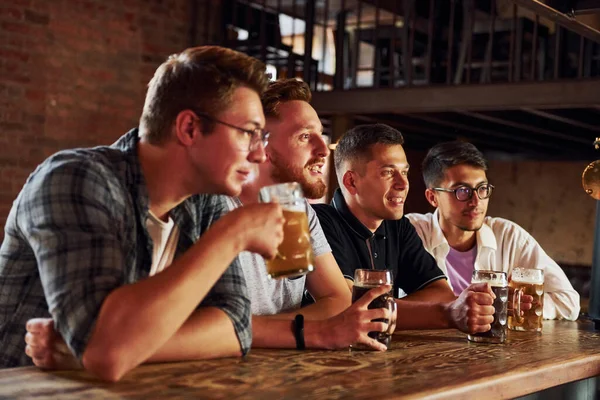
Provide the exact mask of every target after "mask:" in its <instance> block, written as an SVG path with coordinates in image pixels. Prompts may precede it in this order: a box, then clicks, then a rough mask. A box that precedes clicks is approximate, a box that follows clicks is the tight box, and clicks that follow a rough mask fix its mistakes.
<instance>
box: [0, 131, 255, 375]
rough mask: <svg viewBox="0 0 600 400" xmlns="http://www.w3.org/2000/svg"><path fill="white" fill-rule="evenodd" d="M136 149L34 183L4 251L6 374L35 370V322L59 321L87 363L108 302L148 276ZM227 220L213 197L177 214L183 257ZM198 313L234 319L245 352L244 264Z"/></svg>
mask: <svg viewBox="0 0 600 400" xmlns="http://www.w3.org/2000/svg"><path fill="white" fill-rule="evenodd" d="M137 142H138V131H137V129H134V130H132V131H130V132H128V133H127V134H126V135H124V136H123V137H121V138H120V139H119V140H118V141H117V142H116V143H114V144H113V145H112V146H110V147H108V146H105V147H96V148H92V149H76V150H67V151H62V152H59V153H57V154H55V155H54V156H52V157H50V158H49V159H47V160H46V161H45V162H43V163H42V164H41V165H40V166H38V168H37V169H36V170H35V171H34V172H33V173H32V174H31V176H30V177H29V178H28V179H27V182H26V183H25V185H24V187H23V189H22V190H21V193H20V194H19V196H18V197H17V199H16V200H15V202H14V203H13V206H12V209H11V211H10V214H9V217H8V220H7V223H6V227H5V238H4V242H3V243H2V247H1V248H0V348H1V349H2V350H0V368H6V367H17V366H24V365H31V364H32V362H31V359H29V357H27V355H26V354H25V341H24V335H25V333H26V331H25V323H26V322H27V320H28V319H30V318H34V317H52V318H53V319H54V322H55V328H56V329H57V330H58V332H60V334H61V335H62V336H63V338H64V339H65V342H66V343H67V345H68V346H69V347H70V349H71V351H73V353H74V354H75V355H76V356H77V357H78V358H79V359H81V357H82V355H83V352H84V351H85V348H86V345H87V341H88V339H89V337H90V335H91V333H92V331H93V328H94V324H95V321H96V318H97V317H98V312H99V311H100V307H101V305H102V302H103V301H104V299H105V298H106V296H108V294H109V293H110V292H112V291H113V290H115V289H116V288H118V287H120V286H123V285H126V284H130V283H134V282H137V281H139V280H141V279H144V278H146V277H148V274H149V272H150V267H151V264H152V260H151V257H152V240H151V238H150V235H149V234H148V231H147V230H146V219H147V217H148V193H147V189H146V185H145V181H144V177H143V175H142V171H141V167H140V164H139V160H138V157H137ZM226 212H227V204H226V203H225V200H224V197H222V196H209V195H196V196H192V197H191V198H189V199H187V200H186V201H184V202H183V203H182V204H180V205H179V206H177V207H176V208H175V209H173V210H172V211H171V217H172V218H173V220H174V221H175V223H176V224H177V226H178V227H179V229H180V237H179V242H178V244H177V250H176V254H175V258H177V257H178V256H179V255H181V254H182V253H183V252H185V251H186V250H187V249H188V248H190V247H191V246H192V245H193V244H194V243H195V242H196V241H197V240H198V238H199V237H200V235H201V234H202V232H204V231H205V230H206V229H207V228H208V226H209V225H210V224H211V223H212V222H214V221H215V220H216V219H217V218H218V217H219V216H221V215H222V214H224V213H226ZM199 306H214V307H218V308H220V309H222V310H223V311H224V312H225V313H226V314H227V315H228V316H229V317H230V319H231V321H232V323H233V326H234V328H235V332H236V334H237V336H238V340H239V342H240V347H241V350H242V352H243V353H244V354H246V352H247V351H248V350H249V349H250V344H251V340H252V328H251V315H250V299H249V296H248V294H247V289H246V285H245V281H244V275H243V272H242V269H241V267H240V265H239V261H238V259H237V258H236V259H235V260H234V261H233V263H232V264H231V265H230V267H229V268H228V269H227V270H226V271H225V273H224V274H223V275H222V277H221V278H220V279H219V281H218V282H217V283H216V284H215V285H214V287H213V288H212V289H211V291H210V292H209V294H208V295H207V296H206V298H205V299H204V300H203V301H202V303H201V304H200V305H199ZM208 345H210V343H207V346H208Z"/></svg>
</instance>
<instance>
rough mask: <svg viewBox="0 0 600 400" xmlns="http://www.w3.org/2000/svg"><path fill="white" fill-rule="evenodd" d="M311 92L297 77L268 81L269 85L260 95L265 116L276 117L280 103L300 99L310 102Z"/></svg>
mask: <svg viewBox="0 0 600 400" xmlns="http://www.w3.org/2000/svg"><path fill="white" fill-rule="evenodd" d="M311 99H312V93H311V92H310V87H309V86H308V84H307V83H306V82H303V81H301V80H299V79H295V78H290V79H280V80H277V81H273V82H271V83H269V87H268V88H267V90H266V91H265V92H264V94H263V95H262V96H261V101H262V106H263V111H264V113H265V118H278V117H279V106H281V104H282V103H285V102H287V101H293V100H300V101H305V102H307V103H310V101H311Z"/></svg>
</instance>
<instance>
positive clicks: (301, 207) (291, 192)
mask: <svg viewBox="0 0 600 400" xmlns="http://www.w3.org/2000/svg"><path fill="white" fill-rule="evenodd" d="M259 198H260V201H261V202H263V203H271V202H276V203H279V204H280V205H281V208H282V209H283V217H284V218H285V223H284V225H283V242H282V243H281V244H280V245H279V248H278V249H277V254H276V255H275V258H273V259H272V260H266V264H267V273H268V274H269V276H270V277H271V278H284V277H294V276H302V275H305V274H307V273H309V272H310V271H312V270H313V269H314V268H315V267H314V256H313V251H312V245H311V243H310V230H309V228H308V215H307V207H310V206H309V205H308V202H307V201H306V200H305V199H304V194H303V193H302V188H301V187H300V184H299V183H296V182H290V183H280V184H277V185H271V186H266V187H264V188H262V189H260V193H259Z"/></svg>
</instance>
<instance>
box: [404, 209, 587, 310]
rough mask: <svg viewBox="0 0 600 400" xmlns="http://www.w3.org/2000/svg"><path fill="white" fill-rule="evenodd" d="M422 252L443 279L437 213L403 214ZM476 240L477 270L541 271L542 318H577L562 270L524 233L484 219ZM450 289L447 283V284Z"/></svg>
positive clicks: (444, 247) (574, 296)
mask: <svg viewBox="0 0 600 400" xmlns="http://www.w3.org/2000/svg"><path fill="white" fill-rule="evenodd" d="M406 217H407V218H408V219H409V221H410V222H411V223H412V224H413V225H414V227H415V229H416V230H417V233H418V235H419V237H420V238H421V240H422V241H423V246H424V247H425V249H426V250H427V251H428V252H429V253H430V254H431V255H432V256H433V257H434V258H435V260H436V262H437V265H438V267H440V269H441V270H442V271H443V272H444V273H445V274H446V275H447V274H448V272H447V269H446V257H447V255H448V252H449V251H450V246H449V245H448V241H447V240H446V237H445V236H444V233H443V232H442V229H441V228H440V224H439V219H438V210H436V211H435V212H434V213H433V214H431V213H427V214H407V215H406ZM476 236H477V256H476V258H475V265H474V268H475V269H477V270H493V271H503V272H506V274H507V275H508V276H510V274H511V272H512V269H513V267H523V268H538V269H543V270H544V318H545V319H555V318H558V319H562V318H564V319H569V320H575V319H577V317H578V316H579V307H580V306H579V293H577V292H576V291H575V289H573V286H571V283H570V282H569V280H568V279H567V276H566V275H565V273H564V272H563V270H562V269H561V268H560V267H559V266H558V264H556V262H554V260H552V259H551V258H550V257H549V256H548V255H547V254H546V252H545V251H544V250H543V249H542V247H541V246H540V245H539V244H538V242H537V241H536V240H535V239H534V238H533V237H532V236H531V235H530V234H529V233H527V231H525V229H523V228H521V227H520V226H519V225H517V224H515V223H514V222H511V221H508V220H506V219H503V218H492V217H486V218H485V220H484V223H483V225H482V226H481V229H479V230H478V231H477V233H476ZM448 284H450V285H451V282H450V281H448Z"/></svg>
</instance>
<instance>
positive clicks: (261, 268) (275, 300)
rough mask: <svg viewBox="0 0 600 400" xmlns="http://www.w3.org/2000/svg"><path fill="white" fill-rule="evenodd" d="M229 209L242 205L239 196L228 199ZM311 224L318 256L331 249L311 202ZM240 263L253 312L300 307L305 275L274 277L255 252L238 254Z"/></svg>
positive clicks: (262, 313)
mask: <svg viewBox="0 0 600 400" xmlns="http://www.w3.org/2000/svg"><path fill="white" fill-rule="evenodd" d="M227 204H228V206H229V209H230V210H234V209H235V208H237V207H240V206H242V203H241V201H240V200H239V199H238V198H233V197H229V198H227ZM307 209H308V227H309V229H310V242H311V244H312V248H313V254H314V256H315V257H318V256H320V255H322V254H325V253H330V252H331V247H329V243H328V242H327V239H326V238H325V234H324V233H323V229H322V228H321V224H320V223H319V219H318V218H317V214H316V213H315V211H314V210H313V208H312V207H311V206H310V205H308V203H307ZM239 260H240V264H241V265H242V270H243V271H244V277H245V278H246V286H247V287H248V293H249V294H250V301H251V304H252V314H253V315H275V314H280V313H283V312H286V311H293V310H297V309H299V308H300V306H301V304H302V295H303V294H304V285H305V283H306V276H301V277H298V278H291V279H289V278H282V279H271V278H270V277H269V275H267V266H266V264H265V259H264V258H263V257H262V256H260V255H259V254H256V253H251V252H248V251H243V252H241V253H240V254H239Z"/></svg>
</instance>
